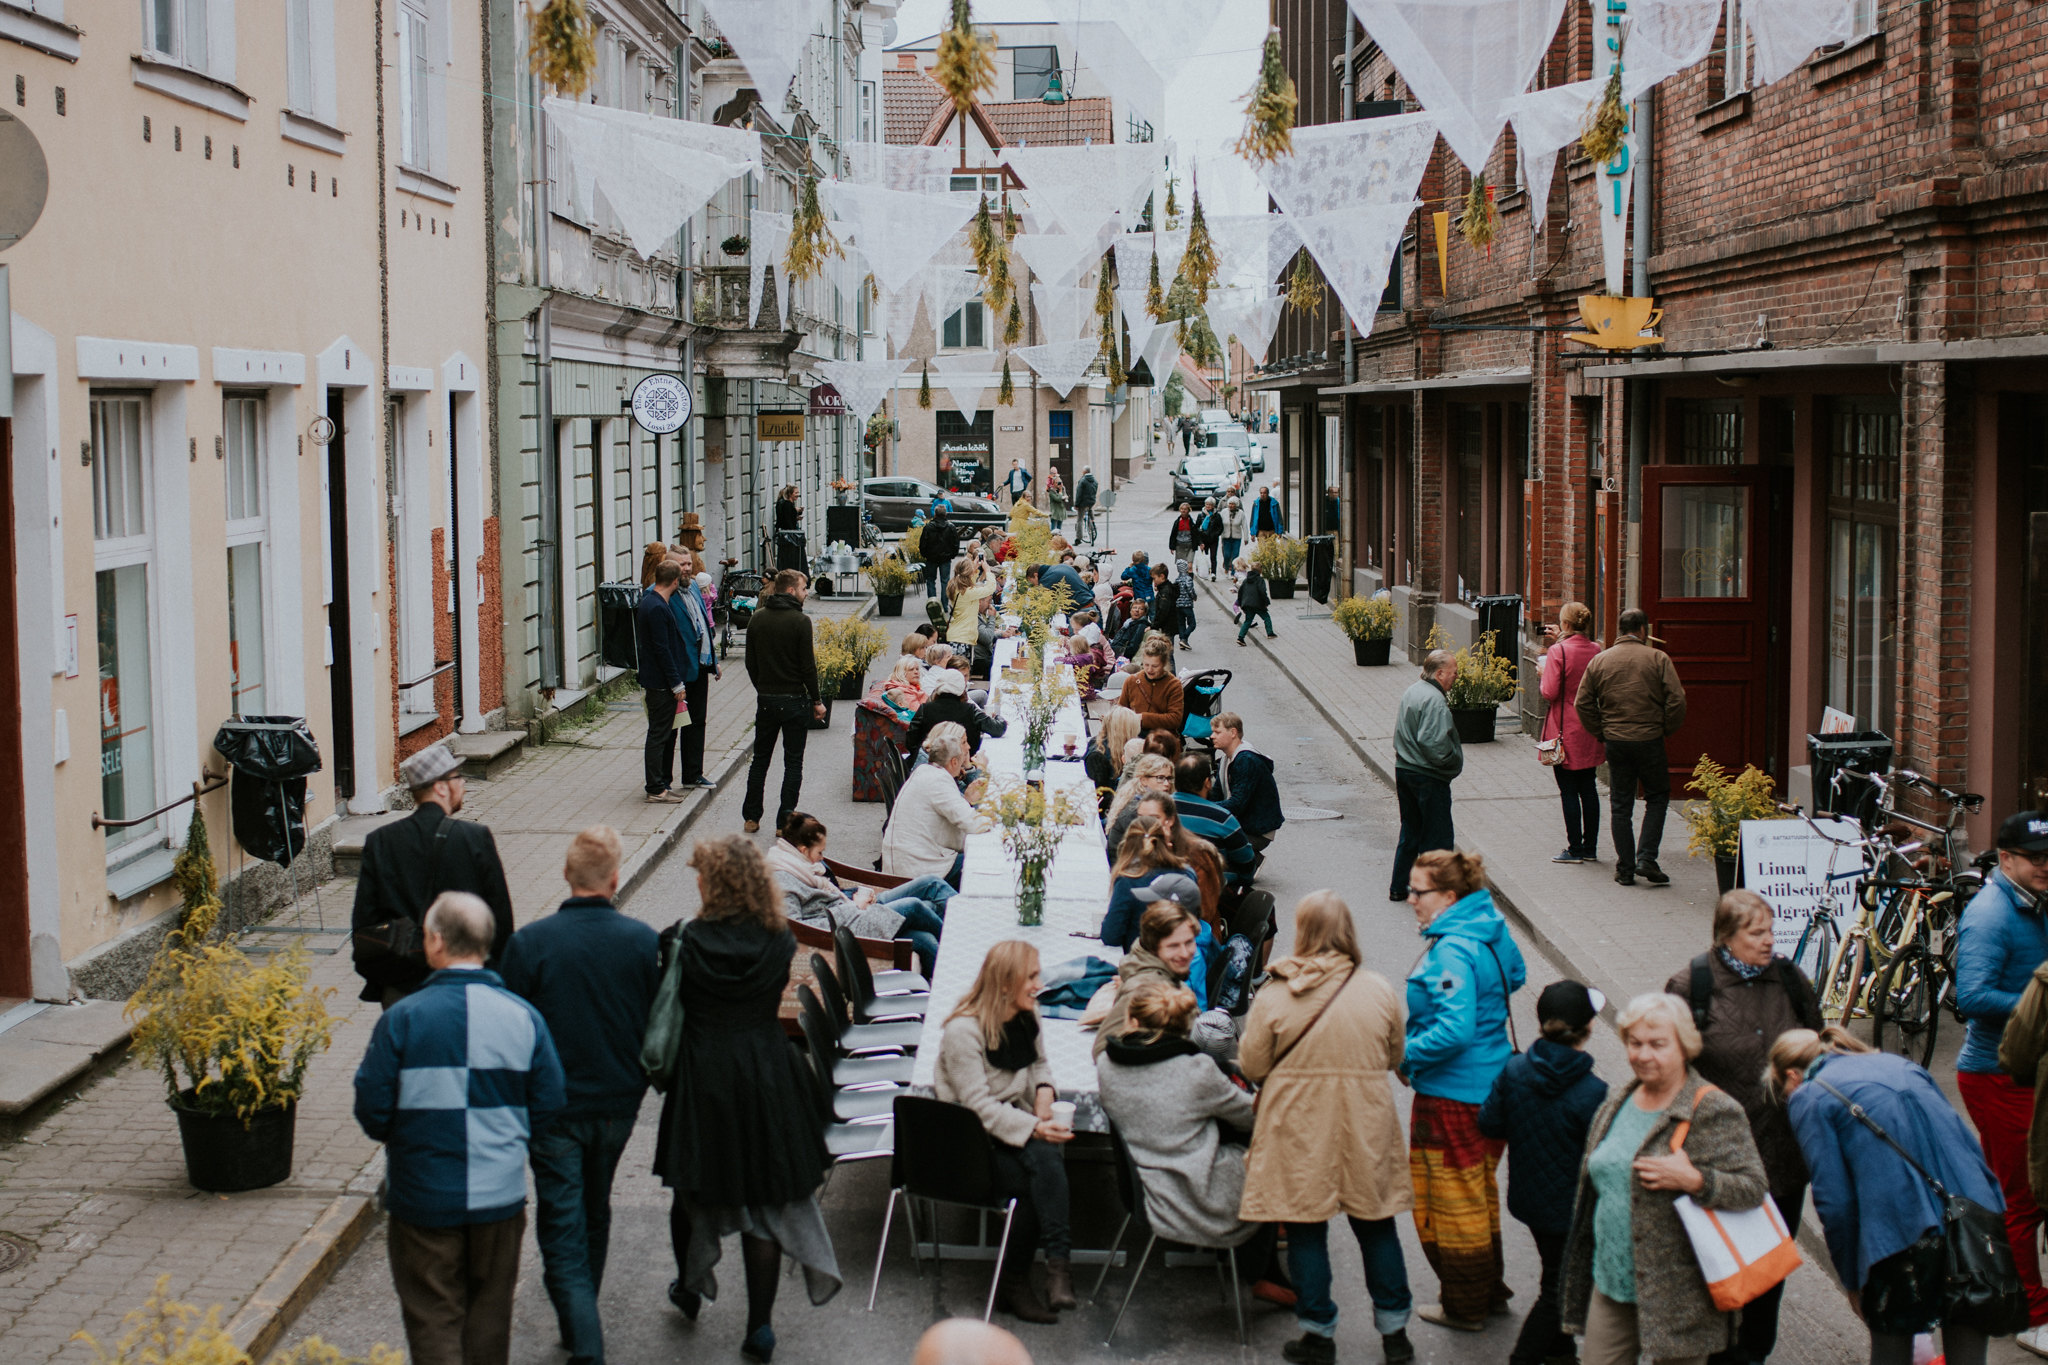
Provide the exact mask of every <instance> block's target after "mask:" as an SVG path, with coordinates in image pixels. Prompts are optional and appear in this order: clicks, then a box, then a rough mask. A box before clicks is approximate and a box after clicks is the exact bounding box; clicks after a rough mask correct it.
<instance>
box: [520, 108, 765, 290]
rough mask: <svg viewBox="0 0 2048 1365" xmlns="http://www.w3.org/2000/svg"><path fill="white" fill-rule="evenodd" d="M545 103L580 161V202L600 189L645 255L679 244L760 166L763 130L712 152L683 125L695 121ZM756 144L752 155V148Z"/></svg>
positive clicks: (586, 202)
mask: <svg viewBox="0 0 2048 1365" xmlns="http://www.w3.org/2000/svg"><path fill="white" fill-rule="evenodd" d="M546 108H547V114H548V119H549V122H550V123H551V124H552V126H553V127H554V128H556V129H557V130H558V131H560V133H561V135H562V141H563V143H564V144H565V145H566V146H567V147H568V149H569V157H570V159H571V161H573V162H574V163H575V170H576V186H577V190H578V194H579V198H580V199H581V200H582V202H581V203H580V204H579V207H580V208H582V209H583V210H584V211H585V212H588V210H589V207H590V205H589V199H588V196H589V194H590V193H591V191H593V190H601V191H602V192H603V194H604V197H605V202H607V203H609V204H610V205H611V206H612V211H613V212H614V213H615V214H617V215H618V219H619V225H620V226H621V227H623V228H624V229H625V230H626V236H627V237H628V238H629V239H630V240H631V241H632V243H633V250H634V251H636V252H637V253H639V254H640V255H641V256H642V257H643V258H644V257H649V256H652V255H654V254H655V253H656V252H657V251H662V250H665V249H667V248H669V247H672V246H673V245H674V244H675V238H676V233H677V232H678V231H680V230H681V228H682V226H683V224H684V223H685V222H687V221H688V220H689V219H690V218H691V216H693V215H694V214H695V213H696V212H697V211H698V210H699V209H701V208H703V207H704V206H705V205H706V204H708V203H710V202H711V196H712V195H714V194H717V193H718V191H719V190H721V189H723V188H724V187H725V185H726V182H728V181H730V180H732V179H734V178H735V177H737V176H741V175H745V174H746V173H747V172H748V171H751V170H755V169H758V167H759V165H760V160H759V155H758V153H759V147H760V138H759V137H758V135H756V134H752V133H745V134H739V135H738V137H739V138H740V139H751V143H749V142H747V141H744V140H732V141H727V140H721V141H719V142H718V143H716V144H715V145H719V146H723V147H725V148H726V149H727V150H728V151H729V152H732V153H735V155H726V154H723V153H721V152H718V151H712V150H707V149H706V146H707V144H706V142H705V139H703V137H702V135H701V134H700V133H693V132H681V131H679V130H680V129H684V128H688V127H690V126H691V125H689V124H687V123H685V122H684V121H683V120H681V119H667V118H655V117H654V116H653V115H651V114H634V113H628V112H627V111H625V110H623V109H607V108H604V107H603V106H601V105H595V104H578V103H576V102H575V101H573V100H564V99H549V100H548V101H547V104H546ZM749 146H751V147H752V148H753V149H754V150H753V154H752V155H748V154H745V153H746V149H747V148H748V147H749Z"/></svg>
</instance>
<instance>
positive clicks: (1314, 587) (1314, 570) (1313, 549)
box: [1302, 536, 1337, 602]
mask: <svg viewBox="0 0 2048 1365" xmlns="http://www.w3.org/2000/svg"><path fill="white" fill-rule="evenodd" d="M1302 543H1303V544H1305V545H1306V546H1308V595H1309V596H1310V597H1313V598H1314V599H1315V600H1316V601H1318V602H1327V601H1329V600H1330V575H1331V574H1332V573H1334V572H1335V571H1336V567H1337V537H1335V536H1310V537H1309V538H1308V539H1307V540H1305V541H1303V542H1302Z"/></svg>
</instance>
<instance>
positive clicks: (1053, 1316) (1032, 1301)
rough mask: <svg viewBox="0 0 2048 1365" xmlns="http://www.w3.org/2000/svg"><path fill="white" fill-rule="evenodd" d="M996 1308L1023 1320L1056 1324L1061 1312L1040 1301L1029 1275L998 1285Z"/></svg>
mask: <svg viewBox="0 0 2048 1365" xmlns="http://www.w3.org/2000/svg"><path fill="white" fill-rule="evenodd" d="M996 1308H997V1309H998V1310H1000V1311H1002V1312H1005V1313H1008V1314H1009V1315H1010V1316H1011V1317H1013V1318H1016V1319H1018V1320H1019V1321H1021V1322H1036V1323H1043V1324H1048V1325H1049V1324H1054V1323H1057V1322H1058V1321H1059V1320H1060V1316H1059V1314H1057V1313H1055V1312H1053V1311H1052V1310H1051V1309H1050V1308H1047V1307H1046V1306H1045V1304H1044V1303H1043V1302H1042V1301H1040V1299H1039V1297H1038V1291H1036V1290H1034V1289H1033V1288H1032V1287H1031V1280H1030V1278H1029V1277H1028V1276H1024V1275H1018V1276H1015V1277H1014V1278H1012V1279H1007V1280H1004V1281H1003V1282H1002V1283H1001V1284H999V1285H997V1286H996Z"/></svg>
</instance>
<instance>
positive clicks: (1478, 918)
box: [1401, 849, 1529, 1332]
mask: <svg viewBox="0 0 2048 1365" xmlns="http://www.w3.org/2000/svg"><path fill="white" fill-rule="evenodd" d="M1408 903H1409V905H1411V906H1412V907H1414V910H1415V922H1416V924H1417V925H1418V926H1420V928H1421V930H1422V937H1423V938H1424V940H1425V941H1426V942H1427V943H1428V945H1429V946H1428V947H1427V948H1425V949H1424V950H1423V953H1422V957H1421V958H1420V959H1419V960H1418V961H1417V962H1416V964H1415V967H1414V969H1413V970H1412V971H1410V972H1409V973H1408V983H1407V984H1408V1037H1407V1048H1406V1053H1407V1056H1406V1060H1405V1061H1404V1062H1403V1063H1402V1067H1401V1073H1402V1076H1403V1078H1404V1079H1405V1080H1407V1082H1408V1083H1409V1084H1410V1085H1411V1086H1413V1087H1414V1088H1415V1105H1414V1108H1413V1109H1412V1110H1411V1111H1410V1114H1409V1128H1408V1173H1409V1176H1410V1177H1411V1178H1412V1179H1413V1181H1414V1183H1415V1230H1416V1235H1417V1236H1418V1237H1419V1238H1420V1240H1421V1242H1422V1254H1423V1255H1424V1256H1426V1257H1428V1258H1429V1264H1430V1268H1431V1269H1433V1270H1435V1271H1436V1276H1437V1280H1438V1283H1439V1285H1440V1287H1441V1289H1442V1301H1441V1302H1440V1303H1434V1304H1430V1305H1428V1306H1427V1307H1424V1308H1420V1309H1417V1310H1416V1314H1415V1315H1416V1316H1417V1317H1419V1318H1421V1319H1422V1320H1423V1321H1424V1322H1433V1323H1436V1324H1437V1325H1438V1326H1440V1327H1450V1328H1454V1329H1456V1330H1458V1331H1462V1332H1477V1331H1480V1330H1482V1329H1483V1328H1484V1327H1485V1326H1486V1318H1487V1315H1488V1314H1489V1313H1491V1312H1493V1311H1494V1310H1495V1309H1496V1308H1498V1307H1500V1306H1502V1305H1504V1304H1505V1303H1506V1302H1507V1300H1508V1299H1509V1297H1510V1296H1511V1294H1512V1292H1513V1291H1511V1290H1510V1289H1509V1288H1508V1287H1507V1285H1506V1283H1505V1282H1503V1280H1502V1279H1501V1251H1500V1188H1499V1186H1498V1184H1496V1182H1495V1176H1494V1173H1495V1170H1496V1168H1497V1167H1498V1166H1499V1165H1500V1153H1501V1145H1500V1144H1499V1143H1498V1142H1494V1141H1491V1140H1489V1139H1488V1138H1487V1137H1486V1136H1485V1135H1484V1134H1482V1133H1481V1132H1480V1131H1479V1106H1480V1105H1481V1104H1482V1103H1483V1102H1484V1101H1485V1099H1486V1097H1487V1095H1488V1094H1489V1093H1491V1092H1492V1090H1493V1082H1494V1078H1495V1077H1497V1076H1499V1075H1500V1071H1501V1068H1502V1067H1504V1066H1506V1065H1507V1062H1508V1058H1509V1057H1511V1056H1513V1055H1514V1051H1515V1049H1514V1045H1513V1040H1512V1038H1511V1036H1510V1032H1509V1030H1510V1029H1511V1027H1512V1025H1511V1024H1510V1022H1509V1019H1508V997H1509V996H1511V995H1513V994H1514V993H1515V992H1516V991H1518V990H1520V989H1521V988H1522V985H1523V983H1524V982H1526V981H1527V980H1528V979H1529V973H1528V969H1527V968H1526V967H1525V966H1524V965H1523V963H1522V952H1521V949H1519V948H1517V947H1515V941H1514V939H1513V938H1511V937H1509V935H1508V925H1507V921H1506V920H1504V919H1502V918H1501V914H1500V911H1498V910H1496V909H1495V908H1494V905H1493V896H1492V893H1490V892H1489V891H1487V889H1486V865H1485V863H1484V862H1483V861H1482V860H1481V859H1480V858H1479V856H1478V855H1477V854H1472V853H1460V852H1458V851H1457V850H1456V849H1433V850H1431V851H1430V852H1428V853H1425V854H1423V855H1421V856H1420V857H1418V858H1417V859H1416V860H1415V864H1414V866H1413V867H1411V868H1410V869H1409V872H1408Z"/></svg>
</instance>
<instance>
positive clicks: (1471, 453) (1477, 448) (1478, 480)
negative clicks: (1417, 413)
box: [1449, 403, 1486, 602]
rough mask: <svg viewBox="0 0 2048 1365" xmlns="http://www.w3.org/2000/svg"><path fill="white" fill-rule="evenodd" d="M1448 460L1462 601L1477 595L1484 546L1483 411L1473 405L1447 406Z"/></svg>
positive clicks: (1484, 420)
mask: <svg viewBox="0 0 2048 1365" xmlns="http://www.w3.org/2000/svg"><path fill="white" fill-rule="evenodd" d="M1449 415H1450V419H1451V457H1452V459H1453V461H1454V462H1455V463H1456V465H1457V470H1458V486H1457V490H1456V496H1457V501H1456V502H1455V503H1454V504H1453V508H1454V510H1455V512H1456V514H1457V519H1458V543H1457V561H1456V564H1455V566H1454V567H1455V568H1456V569H1457V574H1458V579H1457V590H1458V600H1459V601H1461V602H1463V601H1466V600H1468V599H1470V598H1473V597H1476V596H1478V595H1479V594H1480V593H1481V592H1482V591H1484V589H1482V588H1481V586H1480V578H1479V574H1480V564H1481V554H1482V548H1483V546H1484V544H1485V539H1484V536H1485V521H1486V517H1485V512H1484V507H1485V490H1486V409H1485V408H1483V407H1481V406H1480V405H1479V404H1477V403H1453V404H1451V405H1450V414H1449Z"/></svg>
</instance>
